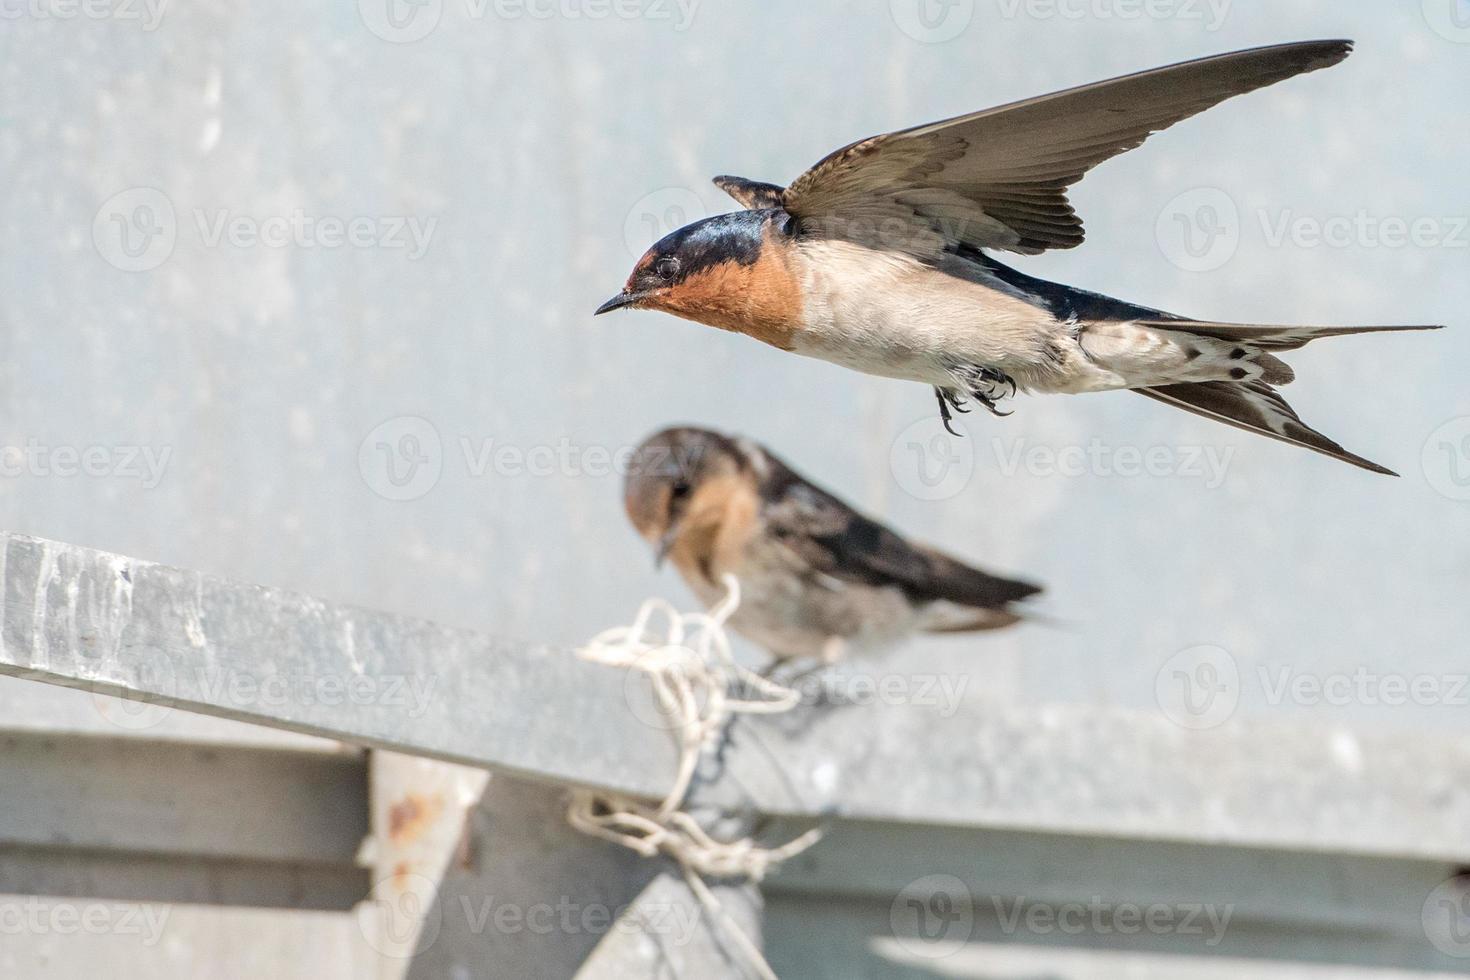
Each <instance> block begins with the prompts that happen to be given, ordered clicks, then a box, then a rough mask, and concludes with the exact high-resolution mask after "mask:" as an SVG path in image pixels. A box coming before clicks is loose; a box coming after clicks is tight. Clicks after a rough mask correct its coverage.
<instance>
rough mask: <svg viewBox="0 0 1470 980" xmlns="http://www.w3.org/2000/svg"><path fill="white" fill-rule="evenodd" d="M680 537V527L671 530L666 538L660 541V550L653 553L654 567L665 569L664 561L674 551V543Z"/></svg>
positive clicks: (666, 532)
mask: <svg viewBox="0 0 1470 980" xmlns="http://www.w3.org/2000/svg"><path fill="white" fill-rule="evenodd" d="M678 537H679V528H678V525H675V526H674V527H671V528H669V529H668V530H667V531H665V532H664V536H663V537H661V538H659V540H658V548H657V549H655V550H654V553H653V567H654V568H663V567H664V559H666V558H668V557H669V552H670V551H673V550H674V541H675V540H676V539H677V538H678Z"/></svg>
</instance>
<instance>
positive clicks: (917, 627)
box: [623, 428, 1041, 663]
mask: <svg viewBox="0 0 1470 980" xmlns="http://www.w3.org/2000/svg"><path fill="white" fill-rule="evenodd" d="M623 504H624V506H625V507H626V509H627V511H628V517H629V519H631V520H632V522H633V526H634V527H635V528H636V529H637V530H638V533H639V534H640V535H642V536H643V538H644V539H645V540H647V541H648V543H649V544H650V545H652V546H653V548H654V550H655V553H656V555H657V561H658V562H659V563H662V561H663V560H664V558H665V557H667V558H668V559H669V560H670V561H672V562H673V564H674V567H675V568H677V569H678V570H679V573H680V574H681V575H682V576H683V577H684V580H685V582H687V583H688V584H689V587H690V588H691V589H692V590H693V591H694V593H695V595H696V596H697V597H698V598H699V600H700V601H701V602H703V603H704V604H705V605H707V606H713V605H715V604H716V603H717V602H719V601H720V599H722V598H723V597H724V595H725V584H724V577H725V576H726V575H727V574H733V575H734V576H735V577H736V578H737V579H738V580H739V582H740V597H741V600H740V605H739V607H738V608H737V609H736V611H735V614H734V616H733V617H732V618H731V619H730V625H731V626H732V627H733V628H734V629H735V630H736V632H738V633H740V634H741V635H742V636H744V637H746V638H747V639H749V640H751V641H753V642H755V643H757V644H759V645H761V646H763V647H765V648H766V649H767V650H769V651H770V652H771V653H772V654H773V655H774V656H775V657H777V658H778V659H793V658H809V657H810V658H818V659H820V660H821V661H822V662H825V663H831V662H833V661H834V660H837V659H838V658H840V657H841V656H843V655H844V654H845V653H847V652H862V651H876V650H880V649H883V648H886V647H889V646H892V645H894V644H896V643H897V642H899V641H900V640H902V639H903V638H905V637H906V636H908V635H910V634H912V633H915V632H930V633H963V632H970V631H975V630H990V629H998V628H1000V627H1002V626H1009V625H1011V624H1012V623H1015V622H1016V621H1017V620H1018V619H1020V618H1021V616H1020V614H1019V612H1018V610H1017V609H1016V608H1015V604H1016V603H1018V602H1020V601H1021V600H1023V599H1025V598H1026V597H1028V596H1032V595H1035V594H1036V593H1038V592H1040V591H1041V589H1040V588H1039V587H1037V586H1035V585H1030V584H1028V583H1026V582H1017V581H1012V580H1010V579H1004V578H999V577H997V576H994V575H990V574H988V573H986V572H982V571H980V570H979V569H976V568H971V567H970V566H968V565H965V564H963V563H962V562H959V561H956V560H955V559H953V558H950V557H949V556H947V555H944V554H941V553H940V552H938V551H935V550H934V549H932V548H927V547H924V546H923V545H919V544H914V543H913V542H910V541H907V540H905V539H904V538H903V537H902V536H900V535H899V534H897V533H896V532H894V531H891V530H889V529H888V528H886V527H884V526H883V525H882V524H879V523H878V522H876V521H873V520H870V519H869V518H867V517H864V516H863V515H862V514H859V513H858V512H857V511H855V510H853V509H852V508H851V507H849V506H848V505H847V504H845V503H843V502H842V501H841V500H838V499H837V498H836V497H834V496H832V495H831V494H829V493H827V492H826V491H825V490H823V489H821V488H820V487H818V486H816V485H815V484H813V483H811V482H809V481H808V480H806V479H804V478H803V477H801V476H800V475H799V474H797V473H796V472H795V471H794V470H792V469H791V468H790V467H789V466H787V465H786V464H785V463H783V462H781V461H780V460H779V459H777V458H776V457H775V456H773V455H771V454H770V453H768V452H767V451H766V450H765V449H763V448H761V447H760V446H758V445H756V444H755V443H753V442H750V441H748V440H745V439H739V438H730V437H727V436H723V435H720V434H719V433H717V432H710V431H708V430H706V429H695V428H673V429H666V430H664V431H663V432H659V433H657V434H656V435H653V436H651V437H649V438H648V439H647V440H646V441H645V442H644V443H643V444H642V445H641V446H639V447H638V450H637V452H636V453H635V454H634V463H633V465H632V466H630V468H629V471H628V476H627V478H626V480H625V482H624V486H623Z"/></svg>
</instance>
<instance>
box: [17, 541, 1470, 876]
mask: <svg viewBox="0 0 1470 980" xmlns="http://www.w3.org/2000/svg"><path fill="white" fill-rule="evenodd" d="M0 541H3V545H4V547H3V550H0V555H3V566H0V581H3V585H4V610H3V615H4V624H3V634H0V636H3V646H0V673H12V674H17V675H20V676H28V677H32V678H34V679H38V680H44V681H47V682H50V683H57V684H64V685H68V686H73V687H84V688H91V689H94V690H98V691H101V692H103V693H110V694H122V695H127V696H131V697H137V698H140V699H142V700H144V701H148V702H158V703H162V704H165V705H173V706H181V707H187V708H188V709H189V710H196V711H202V712H205V713H208V714H214V715H220V716H223V717H230V718H236V719H241V720H249V721H256V722H260V723H263V724H268V725H273V726H276V727H280V728H285V729H289V730H292V731H300V732H307V733H310V734H320V735H326V736H329V737H332V738H337V739H342V740H344V741H350V742H355V743H358V744H362V745H368V746H372V747H378V748H388V749H393V750H395V751H402V752H406V753H410V754H414V755H420V756H425V757H429V758H436V759H443V760H447V761H452V762H461V763H464V764H468V765H473V766H479V767H484V768H490V769H500V770H503V771H507V772H509V773H511V774H514V775H519V776H522V777H526V778H533V779H542V780H551V781H555V782H561V783H572V784H581V785H588V786H595V787H599V788H604V789H611V790H615V791H619V792H623V793H628V794H632V795H641V796H649V797H655V796H660V795H662V793H663V792H664V790H665V789H666V787H667V786H668V782H669V780H670V778H671V774H672V772H673V766H674V758H673V756H674V753H673V745H672V741H671V739H670V736H669V734H668V733H667V732H665V731H662V730H660V728H659V727H658V726H657V725H656V724H653V723H651V722H650V721H649V719H656V718H657V717H658V712H657V709H656V708H655V707H654V706H653V704H652V700H651V698H650V696H649V692H648V690H647V688H646V686H645V685H644V684H643V683H642V681H641V680H640V679H639V678H637V677H624V676H623V675H621V674H620V673H619V672H617V671H615V670H611V669H607V668H602V667H598V666H594V665H589V664H586V663H583V662H581V661H579V660H578V659H577V658H576V657H574V656H572V655H571V654H570V653H569V652H566V651H553V650H547V649H543V648H535V647H526V646H523V645H519V644H516V643H513V642H510V641H507V640H500V639H495V638H491V637H487V636H482V635H478V634H475V633H471V632H468V631H464V630H454V629H449V628H446V627H442V626H437V625H434V624H432V623H427V622H422V621H418V620H413V619H409V618H406V617H399V616H392V615H387V614H382V613H373V612H367V611H364V610H359V609H354V608H350V607H340V606H332V605H329V604H326V603H323V602H321V601H319V600H316V599H312V598H309V597H306V596H300V595H295V594H292V593H288V592H283V591H281V590H277V589H270V588H262V587H258V586H249V585H239V584H234V583H230V582H226V581H222V580H219V579H215V578H212V577H209V576H205V575H200V574H198V573H195V572H187V571H181V570H178V569H172V568H166V567H164V566H160V565H154V564H150V563H146V562H139V561H135V560H132V559H127V558H120V557H118V556H115V555H109V554H105V553H102V552H97V551H92V550H90V549H85V548H77V547H73V546H70V545H62V544H55V543H52V542H46V541H38V540H34V539H30V538H21V537H14V536H8V537H0ZM354 684H355V685H357V687H356V689H355V690H354V688H353V685H354ZM281 691H286V692H288V693H287V694H286V695H284V696H282V695H281V694H280V692H281ZM329 701H331V702H333V703H328V702H329ZM955 707H956V709H957V710H954V711H952V712H947V711H940V710H937V709H936V707H935V706H934V705H933V704H932V703H928V704H926V703H924V699H923V698H921V697H918V696H915V697H913V698H911V699H910V700H909V702H908V703H905V704H884V705H882V706H881V708H880V707H877V706H872V707H866V708H865V707H861V706H853V707H846V708H803V709H800V711H799V713H798V714H797V715H794V716H779V717H774V718H758V719H752V718H743V719H741V720H740V722H739V723H738V724H737V726H736V727H735V729H734V730H733V731H732V735H731V741H730V745H729V746H728V747H727V751H725V752H724V753H722V758H723V760H724V762H723V765H722V767H719V768H714V767H712V766H707V767H706V768H707V770H708V771H706V772H705V773H704V774H703V776H704V779H703V782H702V785H701V786H700V787H699V788H698V790H697V792H696V800H697V801H699V802H704V803H714V804H718V805H720V806H723V807H726V808H731V809H748V810H753V811H757V812H762V813H767V814H774V815H780V816H792V817H807V818H812V817H834V816H835V817H841V818H846V819H850V820H863V821H875V820H876V821H892V822H904V823H916V824H926V825H939V826H958V827H973V828H982V829H993V830H1004V829H1021V830H1026V831H1030V832H1048V833H1057V834H1067V835H1075V836H1100V837H1109V838H1126V839H1137V840H1173V841H1185V842H1190V843H1213V844H1223V845H1231V846H1237V847H1256V848H1275V849H1287V850H1303V851H1316V852H1326V853H1339V854H1349V855H1363V856H1384V857H1398V858H1409V859H1422V860H1430V861H1447V862H1463V863H1470V838H1467V837H1466V835H1465V833H1464V828H1465V827H1466V826H1470V791H1467V790H1466V789H1465V787H1467V786H1470V743H1464V742H1456V741H1454V740H1445V739H1441V740H1437V741H1436V742H1435V743H1434V745H1433V751H1426V743H1425V742H1424V740H1423V739H1422V738H1420V737H1418V736H1415V735H1411V734H1404V733H1374V734H1368V733H1361V732H1359V733H1354V732H1351V731H1348V730H1345V729H1337V728H1334V729H1325V728H1321V727H1317V726H1309V725H1268V724H1247V723H1242V724H1236V725H1231V726H1226V727H1222V728H1220V729H1215V730H1211V731H1189V730H1185V729H1183V728H1180V727H1178V726H1176V725H1174V724H1172V723H1171V722H1169V721H1168V720H1167V719H1165V718H1164V717H1163V716H1162V715H1161V714H1151V713H1144V712H1136V711H1135V712H1129V711H1119V710H1107V709H1096V708H1090V707H1083V706H1070V707H1043V708H1021V709H1007V710H997V709H995V708H994V707H993V706H989V705H984V704H976V703H973V702H968V703H959V704H957V705H956V706H955ZM139 714H140V717H144V718H146V716H147V715H146V711H141V712H140V713H139ZM707 761H710V760H707Z"/></svg>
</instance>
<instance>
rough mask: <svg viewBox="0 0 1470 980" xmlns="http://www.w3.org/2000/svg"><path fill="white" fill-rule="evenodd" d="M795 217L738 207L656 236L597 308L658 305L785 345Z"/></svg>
mask: <svg viewBox="0 0 1470 980" xmlns="http://www.w3.org/2000/svg"><path fill="white" fill-rule="evenodd" d="M793 228H794V222H793V219H792V218H791V217H790V215H788V214H786V212H784V211H781V210H779V209H774V208H772V209H766V210H761V211H737V212H735V213H733V214H720V215H716V216H715V217H713V218H705V219H704V220H703V221H696V222H695V223H694V224H691V225H686V226H684V227H683V228H680V229H679V230H678V231H675V232H673V233H672V234H669V235H666V236H664V237H663V238H661V239H659V241H657V242H655V243H654V245H653V247H652V248H650V249H649V250H648V251H647V252H645V253H644V254H643V257H642V258H641V259H639V260H638V264H637V265H635V266H634V267H633V272H632V274H631V275H630V276H629V277H628V282H627V284H626V285H624V286H623V290H622V292H620V293H618V294H617V295H616V296H614V297H613V298H612V299H610V300H608V301H607V302H606V303H603V304H602V305H601V306H599V307H598V308H597V313H596V314H594V315H597V314H602V313H610V312H612V311H613V310H621V309H645V310H662V311H663V312H665V313H672V314H674V315H675V316H679V317H683V318H684V319H686V320H695V321H697V322H699V323H703V324H707V325H708V326H712V327H719V328H720V329H721V330H733V331H736V332H739V333H746V334H750V335H751V336H753V337H755V338H756V339H758V340H763V341H765V342H766V343H769V344H774V345H775V346H777V347H782V348H789V347H790V342H789V341H790V338H791V335H792V334H793V333H794V332H795V331H796V330H797V329H798V327H799V324H800V316H801V310H802V302H801V292H800V289H799V288H798V285H797V281H796V277H795V275H794V274H793V273H792V270H791V261H790V258H791V257H790V250H791V248H792V247H793V246H792V244H791V235H792V233H793Z"/></svg>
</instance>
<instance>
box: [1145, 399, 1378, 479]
mask: <svg viewBox="0 0 1470 980" xmlns="http://www.w3.org/2000/svg"><path fill="white" fill-rule="evenodd" d="M1133 390H1134V391H1136V392H1138V393H1139V394H1140V395H1147V396H1148V397H1150V398H1153V399H1156V400H1158V401H1161V402H1166V403H1168V404H1170V405H1173V406H1175V407H1177V408H1182V409H1184V410H1185V411H1186V412H1193V413H1194V414H1195V415H1203V416H1204V417H1205V418H1210V419H1214V420H1215V421H1217V422H1224V423H1225V424H1226V425H1233V426H1235V427H1236V428H1237V429H1245V430H1246V431H1248V432H1259V433H1260V434H1261V435H1263V436H1266V437H1267V438H1270V439H1279V440H1280V441H1281V442H1289V443H1291V444H1292V445H1293V446H1301V447H1303V448H1305V449H1310V450H1312V451H1313V452H1318V453H1321V454H1322V455H1324V456H1331V457H1332V458H1333V459H1340V460H1342V461H1343V462H1344V463H1351V464H1353V465H1354V466H1361V467H1362V468H1363V469H1365V470H1371V471H1372V472H1374V473H1383V474H1384V475H1386V476H1398V474H1397V473H1395V472H1394V471H1393V470H1390V469H1388V468H1387V467H1383V466H1379V465H1378V464H1377V463H1375V462H1373V461H1371V460H1367V459H1364V458H1363V457H1361V456H1358V455H1355V454H1353V453H1350V452H1348V451H1347V450H1346V449H1344V448H1342V447H1341V446H1339V445H1338V444H1337V443H1335V442H1333V441H1332V440H1331V439H1329V438H1327V437H1326V436H1324V435H1323V434H1322V433H1320V432H1318V431H1317V430H1316V429H1313V428H1312V427H1310V426H1309V425H1307V424H1306V423H1305V422H1303V421H1302V420H1301V418H1300V417H1299V416H1298V415H1297V414H1296V412H1295V411H1294V410H1293V409H1292V407H1291V406H1290V405H1288V404H1287V403H1286V399H1284V398H1282V397H1281V395H1280V394H1279V393H1278V392H1277V391H1276V389H1275V388H1272V387H1271V386H1270V385H1268V384H1266V383H1265V382H1264V381H1199V382H1194V383H1192V384H1177V385H1160V386H1159V387H1156V388H1135V389H1133Z"/></svg>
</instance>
